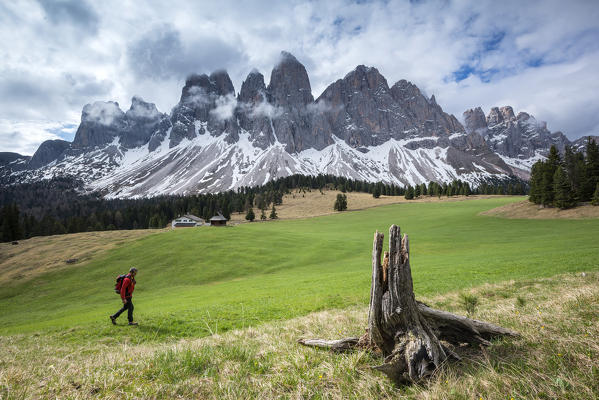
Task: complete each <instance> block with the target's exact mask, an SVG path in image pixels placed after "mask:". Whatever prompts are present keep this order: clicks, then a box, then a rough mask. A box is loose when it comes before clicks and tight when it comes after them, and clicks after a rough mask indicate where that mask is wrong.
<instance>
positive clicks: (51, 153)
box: [27, 139, 71, 169]
mask: <svg viewBox="0 0 599 400" xmlns="http://www.w3.org/2000/svg"><path fill="white" fill-rule="evenodd" d="M70 146H71V143H70V142H67V141H66V140H60V139H56V140H46V141H45V142H43V143H42V144H41V145H40V147H38V149H37V150H36V152H35V153H34V154H33V157H31V159H30V160H29V163H28V164H27V167H28V168H31V169H37V168H40V167H43V166H44V165H47V164H49V163H51V162H52V161H54V160H56V159H57V158H58V157H59V156H60V155H61V154H62V153H63V152H64V151H65V150H66V149H68V148H69V147H70Z"/></svg>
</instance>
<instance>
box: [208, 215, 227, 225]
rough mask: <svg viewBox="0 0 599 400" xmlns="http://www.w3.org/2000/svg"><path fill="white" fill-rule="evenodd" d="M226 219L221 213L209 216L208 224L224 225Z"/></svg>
mask: <svg viewBox="0 0 599 400" xmlns="http://www.w3.org/2000/svg"><path fill="white" fill-rule="evenodd" d="M226 225H227V219H226V218H225V217H223V215H222V214H221V213H218V215H215V216H214V217H212V218H210V226H226Z"/></svg>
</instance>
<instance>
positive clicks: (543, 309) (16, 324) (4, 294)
mask: <svg viewBox="0 0 599 400" xmlns="http://www.w3.org/2000/svg"><path fill="white" fill-rule="evenodd" d="M521 199H522V198H521V197H512V198H510V197H497V198H489V199H478V200H470V201H461V202H430V203H424V202H414V203H402V204H395V205H388V206H383V207H377V208H371V209H367V210H363V211H359V212H348V213H340V214H334V215H329V216H322V217H318V218H312V219H294V220H286V221H273V222H269V223H253V224H241V225H238V226H235V227H229V228H198V229H188V230H176V231H161V232H159V233H156V234H152V235H148V236H145V237H141V238H137V239H135V240H133V241H128V242H122V243H120V244H117V245H116V246H115V247H112V248H110V249H104V250H102V251H100V252H98V253H96V254H95V255H94V256H93V257H91V259H90V260H86V261H83V262H81V263H77V264H75V265H72V266H62V265H61V267H60V269H52V268H45V267H44V264H43V263H42V262H40V263H39V266H40V267H39V268H40V270H39V271H38V270H37V269H36V268H32V269H31V271H30V275H29V276H28V277H27V278H26V279H25V278H24V279H17V280H14V281H11V282H10V283H6V282H1V281H0V398H3V399H4V398H11V399H12V398H31V397H42V398H54V397H68V398H86V397H105V398H123V397H135V398H172V397H197V398H239V397H245V398H253V397H286V398H305V397H309V398H352V397H355V398H371V397H382V398H386V397H388V398H391V397H398V396H401V395H406V396H408V397H411V398H455V399H459V398H478V397H476V396H479V395H480V396H481V397H483V398H485V399H486V398H509V397H508V396H511V395H512V394H514V395H516V397H515V398H555V397H561V398H568V397H573V396H571V394H572V393H574V391H573V389H572V387H573V385H579V384H580V385H582V386H581V387H582V388H583V389H581V390H580V394H581V397H578V398H593V395H596V394H597V386H596V383H593V382H596V381H597V379H596V378H597V374H598V366H597V345H596V344H595V343H596V342H597V340H596V339H597V329H598V327H597V324H596V322H593V321H594V320H595V319H596V315H597V313H598V310H597V304H598V302H597V300H598V297H597V296H598V294H597V290H598V289H597V288H598V286H599V285H597V283H598V275H597V272H596V271H597V270H598V269H599V259H598V257H597V255H598V254H599V244H598V243H597V240H596V238H597V236H598V235H597V234H598V233H599V220H598V219H587V220H563V219H560V220H557V219H555V220H518V219H506V218H498V217H491V216H484V215H479V214H480V213H481V212H482V211H485V210H489V209H492V208H496V207H500V206H503V205H506V204H509V203H511V202H517V201H520V200H521ZM392 223H396V224H398V225H400V226H401V228H402V231H403V232H407V233H408V234H409V236H410V244H411V260H412V273H413V278H414V285H415V293H416V296H417V297H418V298H419V299H423V300H426V301H427V302H429V303H431V305H433V306H435V307H437V308H442V309H446V310H448V311H454V312H459V313H463V314H465V311H466V307H467V303H465V302H464V300H463V299H464V298H465V296H470V297H471V298H475V299H477V304H476V307H475V310H473V312H474V311H475V312H476V318H479V319H487V320H490V321H492V322H496V323H499V324H501V325H505V326H507V327H509V328H512V329H515V330H519V331H521V332H523V333H525V335H524V338H523V339H518V340H517V341H514V342H512V341H506V342H499V343H498V344H497V345H496V346H494V347H492V348H491V349H489V350H487V351H486V353H481V354H482V356H480V355H479V353H478V352H472V353H473V354H472V357H468V360H470V361H466V362H465V363H464V365H463V366H461V367H460V368H457V369H456V368H449V367H448V368H447V369H442V370H441V371H440V372H439V376H438V377H435V378H434V381H433V383H431V385H427V386H423V387H420V386H416V387H411V388H401V389H398V388H395V387H394V386H393V385H391V384H389V383H388V382H387V381H386V380H385V379H383V378H382V377H381V376H380V375H377V374H375V373H373V372H372V371H371V370H370V368H369V367H370V366H371V365H374V364H376V363H378V362H380V360H379V359H378V358H377V357H376V356H373V355H371V354H368V353H351V354H344V355H331V354H329V353H327V352H318V351H316V350H311V349H305V348H300V347H297V346H296V345H295V340H296V339H298V338H299V337H301V336H306V337H342V336H350V335H359V334H361V333H362V332H363V328H364V327H365V325H366V324H365V318H366V310H365V305H366V304H368V296H369V290H370V269H371V267H370V257H371V256H370V254H371V249H372V247H371V243H372V242H371V241H372V235H373V233H374V231H375V230H377V229H378V230H380V231H384V232H387V231H388V228H389V225H390V224H392ZM69 237H70V235H68V236H66V238H67V239H66V240H62V241H56V242H54V245H53V246H54V247H53V248H52V252H55V253H61V254H63V253H64V254H66V253H65V251H66V250H65V247H66V246H67V244H68V246H71V247H72V246H73V243H76V240H75V239H76V238H75V237H73V239H74V240H73V243H71V241H70V240H68V238H69ZM49 240H50V239H49ZM119 240H120V239H119ZM24 244H25V245H27V243H24ZM16 247H18V246H16ZM33 250H35V246H32V251H33ZM22 256H23V257H27V256H28V255H27V253H26V252H24V253H23V254H22ZM61 257H62V256H61ZM4 265H5V266H6V265H9V267H10V263H8V264H4ZM131 265H135V266H137V267H138V268H139V269H140V272H139V275H138V285H137V287H136V291H135V297H134V303H135V307H136V310H135V315H136V319H138V320H139V321H140V322H141V325H140V326H139V327H137V328H130V327H128V326H125V325H123V323H124V318H123V317H121V321H120V323H121V324H120V325H119V326H117V327H114V326H112V325H111V324H110V322H109V320H108V315H109V314H110V313H112V312H114V311H116V309H117V308H118V307H119V300H118V297H117V296H116V295H115V294H114V293H113V292H112V287H113V285H114V279H115V277H116V276H117V275H118V274H120V273H122V272H124V271H126V270H127V269H128V268H129V267H130V266H131ZM3 268H4V267H3ZM581 271H586V272H587V275H586V277H585V279H582V278H578V275H574V273H577V272H581ZM594 271H595V272H594ZM0 273H2V271H1V270H0ZM556 274H562V275H561V276H560V277H557V278H548V279H542V278H544V277H545V278H547V277H552V276H555V275H556ZM564 274H565V275H564ZM501 282H503V283H501ZM506 282H507V283H506ZM520 299H522V300H520ZM537 307H538V308H537ZM585 335H587V336H585ZM202 337H203V339H202ZM198 338H200V339H198ZM587 338H588V339H587ZM591 339H594V341H592V340H591ZM568 348H570V350H568V351H567V352H566V350H567V349H568ZM464 351H468V349H464ZM557 354H562V355H559V356H558V355H557ZM563 354H568V356H567V357H568V358H567V359H566V357H565V356H563ZM565 360H566V361H567V363H565V364H564V361H565ZM577 376H580V378H577ZM520 381H522V382H523V383H521V384H520V383H519V382H520ZM444 382H446V383H444ZM576 387H578V386H576ZM508 389H509V390H508ZM577 390H578V389H577ZM576 393H578V392H576ZM504 394H505V396H504ZM552 396H553V397H552Z"/></svg>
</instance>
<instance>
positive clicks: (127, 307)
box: [112, 299, 133, 322]
mask: <svg viewBox="0 0 599 400" xmlns="http://www.w3.org/2000/svg"><path fill="white" fill-rule="evenodd" d="M125 310H128V312H127V319H128V320H129V322H133V302H132V301H131V299H127V302H126V303H125V304H123V308H121V309H120V310H118V311H117V312H116V314H114V315H113V316H112V317H113V318H117V317H118V316H119V315H121V314H122V313H123V312H124V311H125Z"/></svg>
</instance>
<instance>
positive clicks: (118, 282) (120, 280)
mask: <svg viewBox="0 0 599 400" xmlns="http://www.w3.org/2000/svg"><path fill="white" fill-rule="evenodd" d="M128 275H129V274H123V275H119V276H117V277H116V284H115V285H114V291H115V292H116V294H121V288H122V287H123V281H124V280H125V278H126V277H127V276H128Z"/></svg>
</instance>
